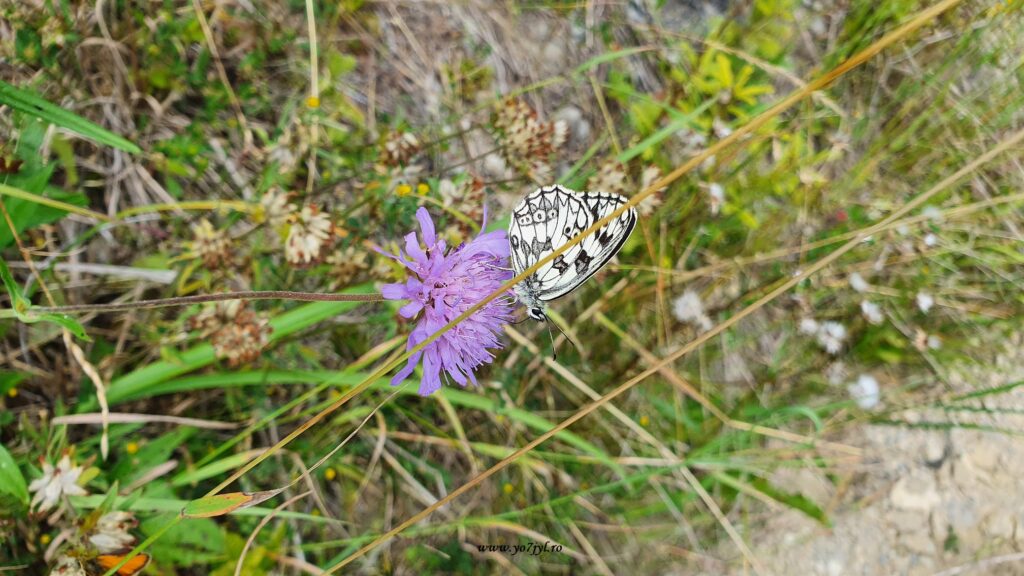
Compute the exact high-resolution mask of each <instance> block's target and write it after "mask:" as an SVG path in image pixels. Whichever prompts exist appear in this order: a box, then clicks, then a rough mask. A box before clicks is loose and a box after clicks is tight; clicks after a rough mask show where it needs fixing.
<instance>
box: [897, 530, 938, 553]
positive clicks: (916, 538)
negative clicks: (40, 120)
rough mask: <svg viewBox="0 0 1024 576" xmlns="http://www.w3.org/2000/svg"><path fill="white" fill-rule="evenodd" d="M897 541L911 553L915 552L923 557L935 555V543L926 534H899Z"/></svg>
mask: <svg viewBox="0 0 1024 576" xmlns="http://www.w3.org/2000/svg"><path fill="white" fill-rule="evenodd" d="M898 541H899V543H900V544H901V545H902V546H903V547H904V548H906V549H907V550H910V551H911V552H917V553H918V554H925V555H932V554H935V542H934V541H933V540H932V537H931V536H929V535H928V533H927V532H914V533H912V534H901V535H900V537H899V540H898Z"/></svg>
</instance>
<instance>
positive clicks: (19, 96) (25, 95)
mask: <svg viewBox="0 0 1024 576" xmlns="http://www.w3.org/2000/svg"><path fill="white" fill-rule="evenodd" d="M0 104H6V105H8V106H10V107H11V108H13V109H14V110H18V111H19V112H23V113H25V114H28V115H29V116H34V117H36V118H39V119H40V120H43V121H45V122H50V123H51V124H56V125H57V126H60V127H62V128H67V129H68V130H72V131H74V132H77V133H78V134H80V135H82V136H84V137H86V138H88V139H90V140H92V141H93V142H96V143H97V144H104V145H106V146H112V147H114V148H118V149H120V150H124V151H126V152H131V153H133V154H141V153H142V149H140V148H139V147H138V146H136V145H135V144H133V143H132V142H130V141H128V140H126V139H125V138H123V137H121V136H118V135H117V134H114V133H113V132H110V131H109V130H106V129H105V128H102V127H100V126H98V125H96V124H94V123H92V122H90V121H89V120H86V119H85V118H82V117H81V116H79V115H77V114H75V113H74V112H71V111H68V110H65V109H63V108H61V107H60V106H55V105H53V104H51V103H50V102H48V101H46V100H44V99H43V98H40V97H39V96H38V95H36V94H35V93H34V92H31V91H28V90H22V89H20V88H16V87H14V86H12V85H10V84H8V83H6V82H4V81H2V80H0Z"/></svg>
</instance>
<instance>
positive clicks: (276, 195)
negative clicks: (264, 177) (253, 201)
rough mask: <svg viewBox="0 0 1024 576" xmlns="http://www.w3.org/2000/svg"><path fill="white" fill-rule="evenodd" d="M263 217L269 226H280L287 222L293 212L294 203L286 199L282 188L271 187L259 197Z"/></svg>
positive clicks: (286, 196) (286, 195)
mask: <svg viewBox="0 0 1024 576" xmlns="http://www.w3.org/2000/svg"><path fill="white" fill-rule="evenodd" d="M260 208H261V209H262V210H263V212H262V214H263V218H264V219H265V220H266V221H267V223H268V224H270V227H271V228H275V229H277V228H281V227H283V226H284V225H285V224H287V223H288V218H289V217H290V216H291V215H292V213H293V212H295V210H296V208H295V204H292V203H291V202H289V201H288V194H286V193H285V192H284V191H283V190H279V189H272V190H268V191H267V193H266V194H264V195H263V197H262V198H260Z"/></svg>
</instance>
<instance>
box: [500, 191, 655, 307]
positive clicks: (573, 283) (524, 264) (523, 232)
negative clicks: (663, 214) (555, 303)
mask: <svg viewBox="0 0 1024 576" xmlns="http://www.w3.org/2000/svg"><path fill="white" fill-rule="evenodd" d="M626 202H627V200H626V198H624V197H622V196H619V195H618V194H610V193H607V192H582V193H580V192H574V191H573V190H569V189H568V188H564V187H562V186H558V185H555V186H545V187H543V188H538V189H537V190H535V191H533V192H532V193H530V194H528V195H527V196H526V197H525V198H523V199H522V200H521V201H520V202H519V204H517V205H516V207H515V209H513V211H512V219H511V222H510V223H509V230H508V237H509V247H510V252H511V259H512V269H513V270H514V271H515V273H516V275H518V274H521V273H522V272H523V271H524V270H526V269H527V268H529V267H531V266H533V265H534V264H536V263H537V262H538V261H540V260H541V259H543V258H544V257H546V256H547V255H548V254H551V253H552V252H554V251H555V250H557V249H559V248H561V247H562V246H564V245H565V244H567V243H568V242H569V241H570V240H572V239H573V238H575V237H576V236H578V235H579V234H580V233H582V232H583V231H584V230H586V229H587V228H590V226H592V225H593V224H594V223H595V222H597V221H598V220H600V219H602V218H604V217H605V216H608V215H609V214H611V213H612V212H614V211H615V210H617V209H618V208H619V207H621V206H622V205H623V204H625V203H626ZM636 219H637V215H636V210H634V209H633V208H630V209H629V210H626V211H625V212H623V213H622V214H620V215H619V216H617V217H616V218H614V219H612V220H611V221H610V222H608V223H607V224H605V225H604V226H602V227H601V228H599V229H598V230H597V231H596V232H594V233H593V234H590V235H588V236H586V237H584V238H583V240H581V241H580V242H579V243H577V244H575V245H573V246H572V247H570V248H569V249H567V250H566V251H565V252H563V253H562V254H559V255H558V256H556V257H555V258H554V260H552V261H551V262H548V263H546V264H544V265H543V266H541V267H540V268H539V269H538V270H537V271H536V272H534V273H533V274H531V275H530V276H528V277H526V279H524V280H523V281H522V282H520V283H519V284H517V285H516V286H515V292H516V296H517V297H518V298H519V301H520V302H521V303H522V304H523V305H524V306H526V310H527V314H528V315H529V316H530V317H531V318H533V319H534V320H541V321H543V320H546V319H547V316H546V315H545V311H546V309H547V302H549V301H551V300H554V299H556V298H559V297H562V296H565V295H566V294H568V293H570V292H572V291H573V290H575V289H576V288H578V287H579V286H580V285H581V284H583V283H584V282H586V281H587V279H588V278H590V277H591V276H593V275H594V274H595V273H596V272H597V271H598V270H600V269H601V268H602V267H603V266H604V265H605V264H607V263H608V261H609V260H611V258H612V257H613V256H615V254H616V253H618V251H619V249H620V248H622V245H623V244H625V242H626V240H627V239H628V238H629V235H630V233H632V231H633V227H634V226H635V225H636Z"/></svg>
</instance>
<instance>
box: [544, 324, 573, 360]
mask: <svg viewBox="0 0 1024 576" xmlns="http://www.w3.org/2000/svg"><path fill="white" fill-rule="evenodd" d="M544 320H545V322H547V325H548V338H550V339H551V359H552V360H558V355H557V353H556V352H555V339H554V337H553V336H552V335H551V325H552V324H554V326H555V329H557V330H558V332H559V334H561V335H562V338H565V339H566V340H568V341H569V344H572V347H573V348H576V349H577V350H578V349H579V346H577V345H576V341H575V340H573V339H572V338H570V337H569V335H568V334H566V333H565V330H562V327H561V326H559V325H558V324H555V323H554V322H552V321H551V319H550V318H548V317H547V316H545V317H544Z"/></svg>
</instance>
